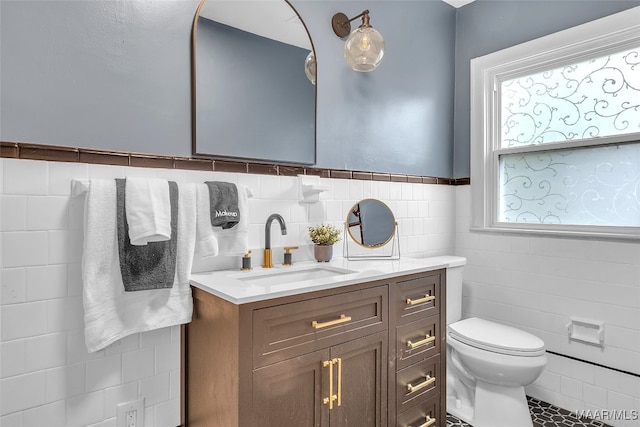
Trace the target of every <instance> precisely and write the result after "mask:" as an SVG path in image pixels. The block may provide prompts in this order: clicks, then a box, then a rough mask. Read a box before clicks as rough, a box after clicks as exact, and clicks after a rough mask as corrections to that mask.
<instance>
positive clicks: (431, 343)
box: [396, 315, 440, 369]
mask: <svg viewBox="0 0 640 427" xmlns="http://www.w3.org/2000/svg"><path fill="white" fill-rule="evenodd" d="M439 343H440V316H438V315H435V316H431V317H427V318H426V319H422V320H417V321H415V322H411V323H407V324H406V325H402V326H398V327H397V328H396V360H397V361H398V362H397V369H402V368H405V367H407V366H409V365H411V364H414V363H417V362H419V361H420V360H424V359H428V358H429V357H431V356H433V355H435V354H438V353H439V352H440V345H439Z"/></svg>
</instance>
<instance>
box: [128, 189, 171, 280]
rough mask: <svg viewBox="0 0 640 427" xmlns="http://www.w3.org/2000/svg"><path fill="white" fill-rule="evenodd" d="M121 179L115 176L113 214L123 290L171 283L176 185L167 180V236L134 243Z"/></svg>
mask: <svg viewBox="0 0 640 427" xmlns="http://www.w3.org/2000/svg"><path fill="white" fill-rule="evenodd" d="M125 185H126V181H125V180H124V179H116V205H117V206H116V215H117V224H118V228H117V232H118V255H119V258H120V272H121V273H122V282H123V283H124V290H125V291H126V292H133V291H146V290H150V289H164V288H171V287H173V282H174V278H175V271H176V247H177V242H178V238H177V235H178V185H177V184H176V183H175V182H173V181H170V182H169V201H170V203H171V240H167V241H164V242H149V243H148V244H146V245H144V246H134V245H132V244H131V241H130V240H129V226H128V224H127V216H126V214H125V211H126V210H125Z"/></svg>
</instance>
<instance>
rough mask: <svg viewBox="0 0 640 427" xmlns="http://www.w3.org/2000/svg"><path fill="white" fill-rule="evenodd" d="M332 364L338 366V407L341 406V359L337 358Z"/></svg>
mask: <svg viewBox="0 0 640 427" xmlns="http://www.w3.org/2000/svg"><path fill="white" fill-rule="evenodd" d="M333 363H337V364H338V406H341V405H342V359H341V358H339V357H337V358H335V359H333Z"/></svg>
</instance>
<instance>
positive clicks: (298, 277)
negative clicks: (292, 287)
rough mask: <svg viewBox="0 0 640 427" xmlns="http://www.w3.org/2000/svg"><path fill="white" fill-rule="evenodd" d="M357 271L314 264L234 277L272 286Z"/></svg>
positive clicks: (245, 281)
mask: <svg viewBox="0 0 640 427" xmlns="http://www.w3.org/2000/svg"><path fill="white" fill-rule="evenodd" d="M351 273H355V271H353V270H347V269H344V268H338V267H333V266H329V265H312V266H304V267H302V268H295V267H291V268H287V267H283V268H278V269H273V270H260V271H253V272H248V273H243V274H237V275H234V277H233V278H234V279H237V280H240V281H242V282H244V283H247V284H250V285H262V286H271V285H279V284H283V283H292V282H302V281H305V280H314V279H322V278H326V277H332V276H341V275H344V274H351Z"/></svg>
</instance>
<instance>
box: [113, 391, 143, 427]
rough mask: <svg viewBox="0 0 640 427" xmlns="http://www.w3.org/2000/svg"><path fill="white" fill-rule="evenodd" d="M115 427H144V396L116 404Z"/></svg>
mask: <svg viewBox="0 0 640 427" xmlns="http://www.w3.org/2000/svg"><path fill="white" fill-rule="evenodd" d="M117 409H118V411H117V414H118V416H117V418H116V426H117V427H144V398H142V399H138V400H134V401H131V402H126V403H120V404H119V405H118V406H117Z"/></svg>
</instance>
